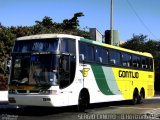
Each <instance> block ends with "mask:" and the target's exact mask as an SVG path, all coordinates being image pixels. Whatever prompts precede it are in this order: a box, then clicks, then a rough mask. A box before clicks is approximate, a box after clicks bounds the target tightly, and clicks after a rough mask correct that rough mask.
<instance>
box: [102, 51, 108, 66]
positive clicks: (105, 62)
mask: <svg viewBox="0 0 160 120" xmlns="http://www.w3.org/2000/svg"><path fill="white" fill-rule="evenodd" d="M102 62H103V63H104V64H108V50H107V49H103V61H102Z"/></svg>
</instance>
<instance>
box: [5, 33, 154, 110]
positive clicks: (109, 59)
mask: <svg viewBox="0 0 160 120" xmlns="http://www.w3.org/2000/svg"><path fill="white" fill-rule="evenodd" d="M11 55H12V64H11V74H10V78H9V95H8V96H9V98H8V99H9V103H10V104H11V105H25V106H53V107H61V106H73V105H77V106H78V109H79V111H84V110H85V109H86V107H87V105H89V104H92V103H101V102H111V101H122V100H130V101H132V102H133V104H137V103H142V101H143V99H145V98H148V97H153V96H154V62H153V57H152V55H151V54H150V53H145V52H137V51H132V50H129V49H124V48H121V47H117V46H112V45H109V44H105V43H102V42H98V41H94V40H90V39H85V38H84V37H80V36H74V35H67V34H40V35H31V36H24V37H20V38H17V39H16V41H15V44H14V47H13V50H12V54H11Z"/></svg>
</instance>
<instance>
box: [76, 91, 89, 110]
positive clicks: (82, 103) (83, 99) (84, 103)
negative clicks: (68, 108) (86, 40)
mask: <svg viewBox="0 0 160 120" xmlns="http://www.w3.org/2000/svg"><path fill="white" fill-rule="evenodd" d="M88 105H89V93H88V91H86V90H83V91H81V92H80V95H79V99H78V111H79V112H85V109H86V108H87V107H88Z"/></svg>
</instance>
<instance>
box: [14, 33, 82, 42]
mask: <svg viewBox="0 0 160 120" xmlns="http://www.w3.org/2000/svg"><path fill="white" fill-rule="evenodd" d="M64 37H66V38H73V39H76V38H82V37H80V36H74V35H68V34H38V35H30V36H24V37H19V38H17V39H16V40H17V41H19V40H33V39H47V38H64Z"/></svg>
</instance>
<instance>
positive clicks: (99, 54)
mask: <svg viewBox="0 0 160 120" xmlns="http://www.w3.org/2000/svg"><path fill="white" fill-rule="evenodd" d="M95 51H96V62H97V63H102V62H103V58H102V55H103V54H102V47H98V46H97V47H96V50H95Z"/></svg>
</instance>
